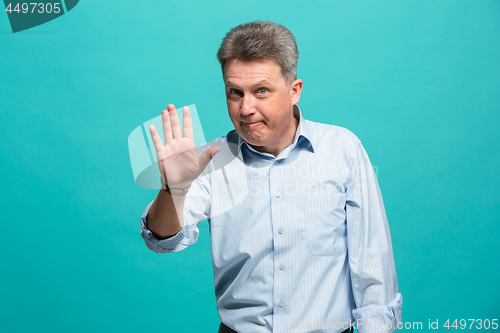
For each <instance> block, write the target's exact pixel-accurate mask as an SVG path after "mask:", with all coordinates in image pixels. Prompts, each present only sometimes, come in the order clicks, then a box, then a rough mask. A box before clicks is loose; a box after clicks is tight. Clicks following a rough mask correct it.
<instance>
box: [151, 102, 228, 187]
mask: <svg viewBox="0 0 500 333" xmlns="http://www.w3.org/2000/svg"><path fill="white" fill-rule="evenodd" d="M182 117H183V118H182V130H183V133H182V134H183V135H184V136H182V135H181V125H180V121H179V117H178V116H177V111H176V110H175V106H174V105H173V104H169V105H168V111H167V110H164V111H163V112H162V125H163V137H164V140H165V144H163V142H162V141H161V138H160V136H159V135H158V132H157V131H156V128H155V127H154V126H153V125H151V126H150V127H149V131H150V133H151V138H152V139H153V143H154V146H155V149H156V157H157V159H158V167H159V169H160V174H161V176H162V180H163V181H164V182H165V183H166V184H167V185H168V186H169V187H171V188H185V187H188V186H189V185H190V184H191V183H192V182H193V181H194V180H195V179H196V178H197V177H198V176H199V175H200V174H201V172H202V171H203V170H204V169H205V167H206V166H207V164H208V162H210V160H211V159H212V158H213V156H214V155H215V154H216V153H217V152H219V150H220V148H219V147H218V146H213V147H210V148H209V149H207V151H205V152H204V153H203V154H202V155H201V156H198V154H197V153H196V150H195V149H194V139H193V122H192V120H191V113H190V110H189V108H188V107H187V106H185V107H183V108H182Z"/></svg>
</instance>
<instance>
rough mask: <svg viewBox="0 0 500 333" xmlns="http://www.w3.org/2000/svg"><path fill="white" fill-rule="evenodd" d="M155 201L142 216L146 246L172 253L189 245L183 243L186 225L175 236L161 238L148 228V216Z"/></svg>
mask: <svg viewBox="0 0 500 333" xmlns="http://www.w3.org/2000/svg"><path fill="white" fill-rule="evenodd" d="M153 201H154V200H153ZM153 201H151V203H150V204H149V205H148V206H147V207H146V209H145V210H144V212H143V213H142V216H141V236H142V238H143V239H144V242H145V243H146V247H147V248H148V249H150V250H151V251H153V252H156V253H170V252H179V251H182V250H184V249H185V248H186V247H187V245H185V244H183V243H182V241H183V240H184V238H185V236H184V233H183V231H184V227H183V228H182V229H181V230H180V231H179V232H178V233H177V234H175V235H174V236H172V237H170V238H167V239H161V240H159V239H158V238H156V237H155V236H154V235H153V233H152V232H151V230H149V229H148V227H147V221H146V216H147V215H148V213H149V209H150V208H151V205H152V204H153Z"/></svg>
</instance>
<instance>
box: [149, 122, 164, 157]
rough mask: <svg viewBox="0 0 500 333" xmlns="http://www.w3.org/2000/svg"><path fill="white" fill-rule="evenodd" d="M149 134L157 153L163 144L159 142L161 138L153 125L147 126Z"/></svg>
mask: <svg viewBox="0 0 500 333" xmlns="http://www.w3.org/2000/svg"><path fill="white" fill-rule="evenodd" d="M149 133H150V134H151V139H153V144H154V146H155V149H156V151H157V152H159V151H160V150H161V149H162V148H163V142H161V138H160V136H159V135H158V132H157V131H156V128H155V126H154V125H151V126H149Z"/></svg>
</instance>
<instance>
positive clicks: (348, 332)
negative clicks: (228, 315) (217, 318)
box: [219, 323, 354, 333]
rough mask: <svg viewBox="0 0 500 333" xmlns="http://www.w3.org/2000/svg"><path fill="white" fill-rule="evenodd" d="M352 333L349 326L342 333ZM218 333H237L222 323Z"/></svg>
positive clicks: (352, 330)
mask: <svg viewBox="0 0 500 333" xmlns="http://www.w3.org/2000/svg"><path fill="white" fill-rule="evenodd" d="M353 332H354V326H351V328H350V329H349V328H348V329H346V330H345V331H344V332H342V333H353ZM219 333H238V332H236V331H235V330H233V329H231V328H229V327H227V326H226V325H224V324H223V323H220V326H219Z"/></svg>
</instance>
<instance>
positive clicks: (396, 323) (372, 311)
mask: <svg viewBox="0 0 500 333" xmlns="http://www.w3.org/2000/svg"><path fill="white" fill-rule="evenodd" d="M402 305H403V296H402V295H401V294H400V293H398V294H397V295H396V297H395V298H394V300H393V301H392V302H391V303H390V304H389V305H387V306H369V307H364V308H359V309H356V310H353V311H352V315H353V317H354V320H355V321H356V328H357V329H358V332H359V333H391V332H394V331H395V330H396V329H397V328H402V323H401V307H402Z"/></svg>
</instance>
